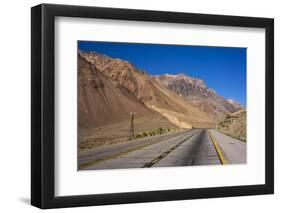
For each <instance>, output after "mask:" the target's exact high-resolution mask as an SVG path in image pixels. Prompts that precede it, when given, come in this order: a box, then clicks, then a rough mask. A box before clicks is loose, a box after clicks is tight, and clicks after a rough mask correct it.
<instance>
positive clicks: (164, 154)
mask: <svg viewBox="0 0 281 213" xmlns="http://www.w3.org/2000/svg"><path fill="white" fill-rule="evenodd" d="M198 132H199V131H196V132H194V133H193V134H192V135H189V136H188V137H187V138H185V139H184V140H182V141H181V142H179V143H177V144H176V145H174V146H172V147H171V148H169V149H168V150H167V151H165V152H163V153H162V154H161V155H159V156H157V157H156V158H154V159H153V160H152V161H150V162H148V163H146V164H144V166H143V167H142V168H149V167H152V166H153V165H154V164H156V163H157V162H158V161H160V160H161V159H162V158H164V157H166V156H167V155H168V154H170V153H171V152H172V151H174V150H175V149H176V148H178V147H179V146H180V145H181V144H183V143H184V142H185V141H187V140H188V139H190V138H191V137H192V136H193V135H195V134H196V133H198Z"/></svg>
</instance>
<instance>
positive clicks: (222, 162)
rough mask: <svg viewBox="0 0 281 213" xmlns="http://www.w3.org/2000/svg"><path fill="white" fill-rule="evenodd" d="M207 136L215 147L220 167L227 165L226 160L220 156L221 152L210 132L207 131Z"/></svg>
mask: <svg viewBox="0 0 281 213" xmlns="http://www.w3.org/2000/svg"><path fill="white" fill-rule="evenodd" d="M208 135H209V137H210V138H211V141H212V143H213V145H214V147H215V150H216V152H217V155H218V157H219V160H220V162H221V164H222V165H224V164H227V160H226V159H225V157H224V156H223V154H222V151H221V149H220V147H219V145H218V142H217V141H216V138H215V137H214V136H213V135H212V134H211V132H210V131H209V130H208Z"/></svg>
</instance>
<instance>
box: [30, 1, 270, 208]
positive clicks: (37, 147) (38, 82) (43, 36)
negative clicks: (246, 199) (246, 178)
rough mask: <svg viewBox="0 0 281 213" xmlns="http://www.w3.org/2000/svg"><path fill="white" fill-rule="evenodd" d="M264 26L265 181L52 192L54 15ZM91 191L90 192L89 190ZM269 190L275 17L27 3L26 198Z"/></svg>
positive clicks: (143, 197) (93, 201)
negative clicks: (28, 182) (28, 154)
mask: <svg viewBox="0 0 281 213" xmlns="http://www.w3.org/2000/svg"><path fill="white" fill-rule="evenodd" d="M58 16H63V17H80V18H100V19H115V20H132V21H146V22H162V23H165V22H166V23H183V24H200V25H217V26H237V27H251V28H264V29H265V32H266V41H265V43H266V48H265V51H266V52H265V61H266V65H265V72H266V78H265V83H266V88H265V89H266V112H265V113H266V129H265V131H266V136H265V161H266V162H265V184H261V185H246V186H226V187H214V188H198V189H177V190H164V191H145V192H130V193H112V194H93V195H78V196H76V195H73V196H60V197H56V196H55V195H54V189H55V181H54V178H55V170H54V167H55V165H54V163H55V161H54V157H55V156H54V149H55V146H54V143H55V140H54V139H55V137H54V134H55V125H54V124H55V123H54V122H55V107H54V106H55V99H54V97H55V85H54V78H55V75H54V72H55V69H54V55H55V54H54V50H55V46H54V21H55V17H58ZM93 193H94V192H93ZM272 193H274V20H273V19H271V18H255V17H240V16H224V15H208V14H193V13H178V12H164V11H148V10H131V9H113V8H102V7H86V6H67V5H53V4H41V5H38V6H35V7H32V8H31V204H32V205H34V206H37V207H39V208H43V209H46V208H60V207H76V206H91V205H106V204H122V203H139V202H154V201H169V200H183V199H198V198H217V197H229V196H246V195H260V194H272Z"/></svg>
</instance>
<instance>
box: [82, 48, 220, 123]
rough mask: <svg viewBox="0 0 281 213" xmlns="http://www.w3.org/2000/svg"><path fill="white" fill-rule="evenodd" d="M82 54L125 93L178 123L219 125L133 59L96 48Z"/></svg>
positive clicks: (170, 120) (172, 121)
mask: <svg viewBox="0 0 281 213" xmlns="http://www.w3.org/2000/svg"><path fill="white" fill-rule="evenodd" d="M79 55H80V56H81V58H84V59H85V60H86V61H87V62H88V63H89V64H91V65H94V67H96V68H97V69H98V70H99V72H100V73H102V75H103V76H104V77H106V80H107V81H109V82H110V83H111V84H113V85H114V86H115V88H117V89H118V90H119V91H121V92H122V93H123V94H126V96H130V97H134V98H135V99H136V100H138V101H139V103H140V104H142V105H143V106H145V107H146V108H148V109H150V110H152V111H154V112H157V113H159V114H160V115H162V116H164V117H165V118H166V119H167V120H169V122H171V123H173V124H174V125H176V126H181V127H184V128H191V127H213V126H214V125H215V122H214V120H213V119H211V117H210V116H209V115H208V114H207V113H205V112H204V111H202V110H200V109H198V108H197V107H196V106H193V105H192V104H190V103H188V102H187V101H185V100H184V99H183V98H182V97H180V96H178V95H177V94H176V93H175V92H174V91H172V90H170V89H168V88H166V87H165V86H164V85H163V84H162V83H161V82H160V81H158V80H157V79H155V78H151V77H150V76H149V75H148V74H147V73H145V72H144V71H142V70H140V69H138V68H136V67H135V66H134V65H132V64H130V63H129V62H127V61H124V60H121V59H116V58H111V57H108V56H105V55H102V54H99V53H96V52H81V51H80V52H79ZM104 98H105V99H106V98H107V96H105V97H104ZM96 100H97V99H96ZM125 107H126V106H125Z"/></svg>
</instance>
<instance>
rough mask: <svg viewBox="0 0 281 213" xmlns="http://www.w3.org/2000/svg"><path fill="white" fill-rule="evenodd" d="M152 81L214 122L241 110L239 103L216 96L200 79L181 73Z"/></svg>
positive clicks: (156, 77) (166, 75) (157, 77)
mask: <svg viewBox="0 0 281 213" xmlns="http://www.w3.org/2000/svg"><path fill="white" fill-rule="evenodd" d="M154 79H156V80H157V81H159V82H160V83H161V84H162V85H163V86H165V87H166V88H168V89H169V90H171V91H173V92H175V93H177V94H178V95H179V96H181V97H183V98H184V99H185V100H186V101H187V102H188V103H190V104H191V105H193V106H194V107H196V108H198V109H200V110H202V111H204V112H205V113H207V114H208V115H209V116H211V117H212V118H213V119H215V120H220V119H222V118H223V117H224V116H225V115H227V114H229V113H233V112H236V111H238V110H240V109H241V106H240V104H239V103H237V102H235V101H234V100H232V99H230V100H226V99H225V98H223V97H221V96H218V95H217V94H216V92H215V91H214V90H213V89H210V88H208V87H207V86H206V84H205V82H204V81H203V80H201V79H197V78H192V77H189V76H187V75H185V74H182V73H179V74H176V75H170V74H165V75H161V76H155V77H154Z"/></svg>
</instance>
